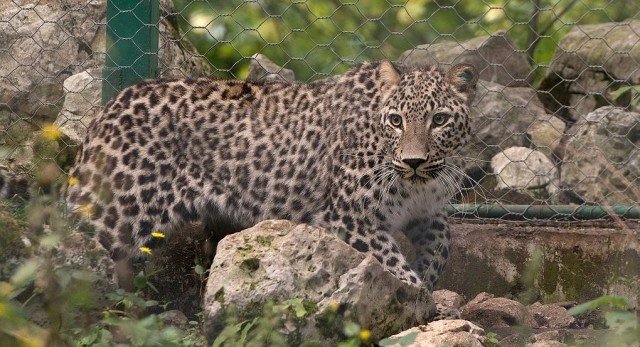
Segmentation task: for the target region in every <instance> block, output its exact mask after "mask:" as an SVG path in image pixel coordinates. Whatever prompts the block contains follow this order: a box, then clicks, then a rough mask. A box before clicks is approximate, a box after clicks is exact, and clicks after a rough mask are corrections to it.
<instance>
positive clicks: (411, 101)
mask: <svg viewBox="0 0 640 347" xmlns="http://www.w3.org/2000/svg"><path fill="white" fill-rule="evenodd" d="M379 69H380V76H381V78H383V79H384V82H383V84H386V85H388V86H390V88H389V89H388V91H387V96H386V98H385V101H384V104H383V107H382V109H381V113H380V129H381V131H382V134H383V135H382V136H383V138H384V146H385V147H386V148H384V151H385V154H387V155H388V156H389V157H390V158H389V160H390V161H391V164H392V167H393V169H394V170H395V171H396V172H397V173H398V174H399V175H400V176H401V177H403V178H405V179H410V180H416V181H426V180H430V179H432V178H434V177H436V176H437V174H438V172H439V171H440V170H442V169H443V167H444V165H445V159H446V158H447V157H450V156H452V155H454V154H455V153H456V151H457V150H459V149H460V148H461V147H462V146H464V145H465V144H466V143H467V142H468V140H469V138H470V137H471V129H470V120H469V113H470V106H471V102H472V101H473V98H474V95H475V87H476V82H477V80H478V73H477V71H476V69H475V67H473V66H472V65H469V64H458V65H455V66H453V67H452V68H450V69H449V70H448V71H446V72H444V71H441V70H439V69H438V68H435V67H424V68H398V67H397V66H394V65H392V64H391V63H389V62H382V63H380V66H379Z"/></svg>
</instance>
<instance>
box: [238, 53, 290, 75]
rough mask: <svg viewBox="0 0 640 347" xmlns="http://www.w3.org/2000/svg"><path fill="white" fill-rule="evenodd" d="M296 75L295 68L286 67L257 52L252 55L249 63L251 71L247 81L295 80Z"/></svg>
mask: <svg viewBox="0 0 640 347" xmlns="http://www.w3.org/2000/svg"><path fill="white" fill-rule="evenodd" d="M295 79H296V76H295V75H294V73H293V70H290V69H285V68H283V67H280V66H278V65H277V64H276V63H274V62H272V61H271V60H269V58H267V57H265V56H264V55H262V54H259V53H256V54H254V55H253V56H252V57H251V63H250V64H249V73H248V74H247V81H252V82H264V81H286V82H293V81H294V80H295Z"/></svg>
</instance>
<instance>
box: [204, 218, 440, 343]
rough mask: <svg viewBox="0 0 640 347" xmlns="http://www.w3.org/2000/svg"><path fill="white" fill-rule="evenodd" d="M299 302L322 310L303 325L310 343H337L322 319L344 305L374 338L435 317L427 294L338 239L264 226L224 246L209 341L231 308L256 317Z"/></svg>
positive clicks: (211, 284) (208, 315)
mask: <svg viewBox="0 0 640 347" xmlns="http://www.w3.org/2000/svg"><path fill="white" fill-rule="evenodd" d="M292 298H298V299H304V300H305V301H306V302H309V303H311V304H312V305H314V306H317V311H316V312H315V313H313V314H311V315H309V316H307V317H306V318H305V321H304V322H303V324H302V327H301V338H302V339H303V340H321V341H330V340H332V339H335V337H336V336H335V334H334V331H327V330H323V329H322V324H321V319H322V317H323V316H324V315H325V314H326V313H327V312H328V310H332V307H333V308H335V307H336V306H337V305H341V306H344V307H346V308H347V310H349V312H351V317H352V319H353V320H355V321H358V322H359V323H360V324H361V325H362V326H363V327H366V328H368V329H370V330H371V336H372V338H373V339H374V340H375V339H379V338H382V337H384V336H388V335H390V334H393V333H396V332H398V331H401V330H402V329H407V328H408V327H411V326H415V325H417V324H423V323H426V322H427V321H428V317H430V316H431V315H432V314H433V313H434V311H435V304H434V303H433V300H432V299H431V296H430V295H429V294H428V293H424V292H422V291H421V290H420V289H419V288H417V287H414V286H410V285H407V284H405V283H403V282H401V281H399V280H397V279H396V278H395V277H393V275H391V273H389V272H387V271H385V270H384V269H383V268H382V266H381V265H380V264H379V263H378V261H377V260H376V259H375V258H373V257H371V256H366V255H365V254H363V253H360V252H358V251H356V250H354V249H353V248H352V247H350V246H349V245H347V244H346V243H345V242H344V241H342V240H340V239H339V238H338V237H337V236H336V235H334V234H331V233H329V232H326V231H325V230H323V229H318V228H314V227H310V226H307V225H304V224H303V225H294V224H293V223H291V222H288V221H264V222H262V223H260V224H258V225H256V226H254V227H252V228H250V229H247V230H244V231H242V232H239V233H235V234H232V235H229V236H227V237H225V238H224V239H223V240H222V241H220V243H219V244H218V248H217V252H216V257H215V259H214V262H213V264H212V266H211V270H210V272H209V278H208V281H207V286H206V291H205V295H204V313H205V330H206V332H207V336H208V338H209V339H210V340H213V339H214V338H215V336H216V335H217V334H219V333H220V331H221V329H222V328H223V325H224V317H225V314H226V310H227V309H229V308H236V309H238V311H239V312H241V313H243V314H244V317H245V318H250V317H251V311H252V310H251V308H252V307H253V308H255V307H256V305H261V304H263V303H266V302H268V301H276V302H281V301H284V300H287V299H292ZM254 311H255V310H254Z"/></svg>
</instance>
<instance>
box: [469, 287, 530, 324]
mask: <svg viewBox="0 0 640 347" xmlns="http://www.w3.org/2000/svg"><path fill="white" fill-rule="evenodd" d="M478 295H481V296H482V297H481V299H474V300H472V301H470V302H469V303H467V304H466V305H464V306H462V308H461V309H460V311H461V312H462V319H466V320H469V321H472V322H475V323H476V324H478V325H480V326H482V327H483V328H485V329H493V328H506V327H509V326H514V325H525V326H529V327H532V328H537V323H536V321H535V320H534V319H533V316H531V314H530V313H529V311H528V310H527V308H526V307H525V306H524V305H522V304H521V303H519V302H517V301H514V300H510V299H507V298H486V296H484V295H483V293H480V294H478Z"/></svg>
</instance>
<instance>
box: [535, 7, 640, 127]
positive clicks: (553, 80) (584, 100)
mask: <svg viewBox="0 0 640 347" xmlns="http://www.w3.org/2000/svg"><path fill="white" fill-rule="evenodd" d="M639 41H640V21H639V20H630V21H626V22H621V23H603V24H592V25H576V26H573V27H572V29H571V31H569V33H567V34H566V35H565V36H564V37H563V38H562V39H561V40H560V42H558V48H557V50H556V52H555V54H554V56H553V59H552V62H551V65H550V67H549V69H548V71H547V74H546V76H545V77H544V79H543V80H542V82H541V87H540V88H541V90H544V91H546V93H542V94H541V98H542V99H543V101H544V103H545V105H547V107H548V108H549V109H550V110H554V111H555V110H558V111H559V113H560V114H561V115H562V116H563V117H565V118H566V119H569V120H572V121H575V120H577V119H578V118H579V117H580V115H583V114H586V113H589V112H591V111H593V110H594V109H596V108H598V107H601V106H604V105H610V104H613V101H611V100H610V98H608V95H607V92H608V90H609V88H612V87H617V86H620V85H628V84H630V85H637V84H640V45H638V42H639Z"/></svg>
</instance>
